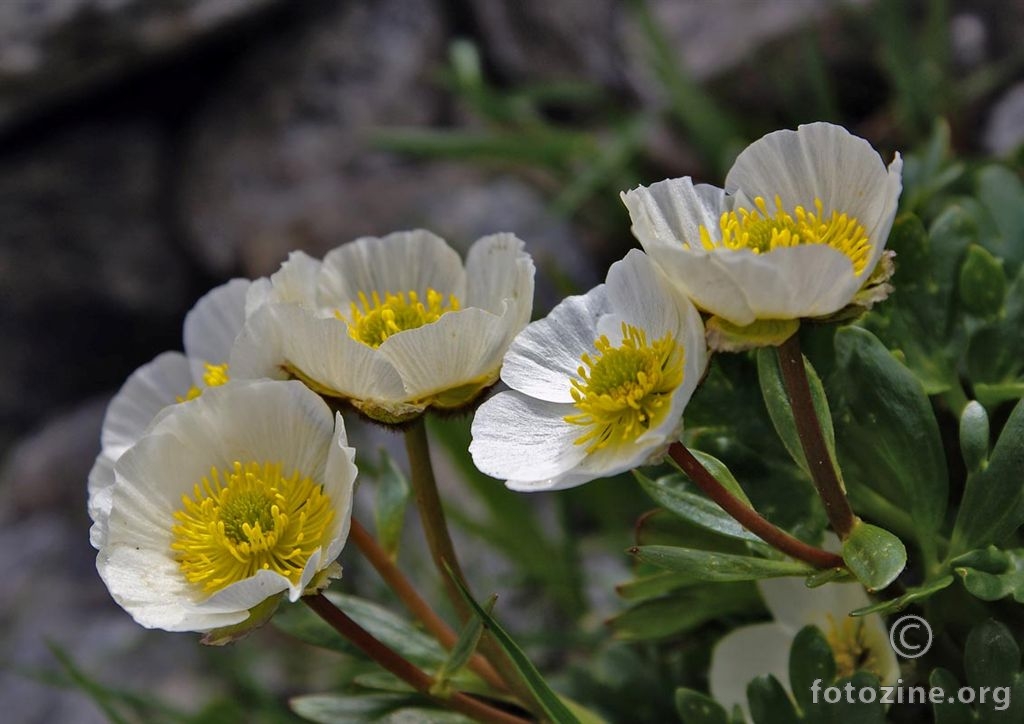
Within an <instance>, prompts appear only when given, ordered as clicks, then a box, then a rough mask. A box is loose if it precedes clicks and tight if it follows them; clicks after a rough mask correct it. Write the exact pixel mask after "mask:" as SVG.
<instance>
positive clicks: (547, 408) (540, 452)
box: [469, 391, 586, 481]
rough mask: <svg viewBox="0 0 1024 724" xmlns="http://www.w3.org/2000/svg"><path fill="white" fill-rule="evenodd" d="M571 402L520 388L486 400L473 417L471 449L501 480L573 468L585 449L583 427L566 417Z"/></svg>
mask: <svg viewBox="0 0 1024 724" xmlns="http://www.w3.org/2000/svg"><path fill="white" fill-rule="evenodd" d="M574 410H575V408H574V407H573V406H572V405H562V404H558V403H553V402H545V401H543V400H536V399H534V398H532V397H527V396H526V395H522V394H520V393H518V392H514V391H513V392H501V393H498V394H497V395H495V396H494V397H492V398H491V399H489V400H487V401H486V402H485V403H484V404H482V405H481V406H480V407H479V408H478V409H477V411H476V416H475V417H474V418H473V429H472V431H473V442H472V443H470V446H469V452H470V454H471V455H472V456H473V462H474V463H475V464H476V466H477V468H479V469H480V470H481V471H482V472H484V473H486V474H487V475H490V476H491V477H494V478H498V479H502V480H521V481H531V480H533V481H546V480H548V479H550V478H554V477H557V476H560V475H562V474H563V473H566V472H568V471H570V470H572V468H574V467H575V466H576V465H577V464H578V463H579V462H580V461H581V460H582V459H583V458H584V456H585V455H586V448H585V446H583V445H576V444H575V441H576V440H577V439H578V438H579V437H580V435H581V430H580V428H579V427H577V426H575V425H571V424H569V423H567V422H565V420H564V417H565V416H566V415H569V414H572V413H573V412H574Z"/></svg>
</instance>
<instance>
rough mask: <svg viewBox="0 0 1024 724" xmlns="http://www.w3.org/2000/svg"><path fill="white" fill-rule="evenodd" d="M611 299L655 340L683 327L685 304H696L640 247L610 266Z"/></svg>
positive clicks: (615, 305)
mask: <svg viewBox="0 0 1024 724" xmlns="http://www.w3.org/2000/svg"><path fill="white" fill-rule="evenodd" d="M607 286H608V303H609V306H610V307H611V308H612V309H614V310H615V311H616V313H617V314H619V315H621V317H622V318H623V320H624V321H626V322H627V323H628V324H631V325H633V326H634V327H638V328H640V329H643V330H644V331H645V332H646V334H647V340H648V341H649V342H653V341H655V340H657V339H660V338H661V337H663V336H665V335H666V334H669V333H672V334H674V333H675V332H676V330H677V329H678V328H679V317H680V314H681V313H683V312H684V306H683V305H685V306H692V305H691V304H690V303H689V302H688V301H686V300H685V298H680V297H679V296H678V295H677V294H675V293H674V292H673V291H672V287H671V285H670V283H669V281H668V280H667V279H666V278H665V277H664V275H663V274H662V273H661V272H659V271H658V269H657V268H656V267H655V265H654V263H653V262H652V261H651V259H650V257H648V256H647V255H646V254H644V253H643V252H642V251H639V250H638V249H632V250H630V251H629V252H628V253H627V254H626V256H625V258H624V259H622V260H621V261H617V262H615V263H614V264H612V266H611V268H610V269H609V270H608V281H607Z"/></svg>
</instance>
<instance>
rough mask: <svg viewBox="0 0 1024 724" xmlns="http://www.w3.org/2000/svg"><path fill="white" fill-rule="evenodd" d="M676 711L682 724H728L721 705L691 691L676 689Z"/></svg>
mask: <svg viewBox="0 0 1024 724" xmlns="http://www.w3.org/2000/svg"><path fill="white" fill-rule="evenodd" d="M676 711H677V712H679V721H680V722H682V724H729V719H728V717H727V715H726V713H725V709H723V708H722V705H721V704H719V703H718V702H717V701H715V700H714V699H712V698H711V697H709V696H707V695H706V694H701V693H700V692H699V691H694V690H693V689H686V688H683V687H680V688H678V689H676Z"/></svg>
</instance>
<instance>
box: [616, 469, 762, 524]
mask: <svg viewBox="0 0 1024 724" xmlns="http://www.w3.org/2000/svg"><path fill="white" fill-rule="evenodd" d="M709 457H710V456H705V458H709ZM712 459H713V458H712ZM702 462H703V461H702ZM716 462H717V461H716ZM719 465H721V468H720V469H719V470H717V471H716V470H713V469H712V470H710V472H711V473H712V475H715V473H716V472H718V473H719V474H718V475H715V479H716V480H720V479H721V477H722V476H723V474H722V472H721V471H722V470H725V474H727V475H729V477H731V474H730V473H729V472H728V469H726V468H725V466H724V465H722V464H721V463H719ZM633 475H634V477H635V478H636V479H637V481H638V482H639V483H640V486H641V487H642V488H643V489H644V491H645V492H646V493H647V494H648V495H650V496H651V498H653V499H654V501H655V502H657V503H658V505H661V506H662V507H664V508H667V509H668V510H670V511H672V512H673V513H675V514H676V515H678V516H679V517H681V518H683V519H685V520H687V521H689V522H691V523H693V524H695V525H698V526H700V527H702V528H705V529H707V530H710V531H713V532H715V533H718V534H719V535H724V536H728V537H729V538H735V539H737V540H743V541H751V542H757V543H760V542H762V541H761V539H760V538H758V537H757V536H756V535H754V534H753V533H751V532H750V531H749V530H747V529H746V528H744V527H743V526H742V525H740V524H739V523H738V522H737V521H736V520H735V519H734V518H733V517H732V516H730V515H729V514H728V513H726V512H725V511H724V510H722V509H721V508H719V507H718V505H717V504H716V503H714V502H713V501H711V500H709V499H708V498H707V497H705V496H703V495H699V494H697V493H695V492H691V491H690V490H688V489H687V485H686V481H687V478H686V476H685V475H683V474H681V473H678V474H671V475H663V476H661V477H660V478H657V479H652V478H649V477H647V476H646V475H644V474H643V473H642V472H640V471H639V470H634V471H633Z"/></svg>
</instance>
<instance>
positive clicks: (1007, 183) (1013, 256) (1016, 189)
mask: <svg viewBox="0 0 1024 724" xmlns="http://www.w3.org/2000/svg"><path fill="white" fill-rule="evenodd" d="M977 189H978V200H979V201H981V203H982V204H983V205H984V206H985V208H986V209H987V210H988V213H989V215H990V216H991V217H992V220H993V221H995V224H996V227H997V228H998V230H999V236H998V238H997V239H994V240H992V241H990V242H989V244H988V246H989V251H991V252H992V253H993V254H995V255H997V256H1000V257H1002V258H1003V259H1005V260H1006V261H1007V263H1008V264H1010V265H1011V266H1012V267H1014V268H1016V267H1019V266H1020V265H1021V263H1022V262H1024V243H1022V242H1024V184H1021V180H1020V177H1019V176H1018V175H1017V174H1016V173H1015V172H1014V171H1012V170H1010V169H1008V168H1006V167H1004V166H997V165H991V166H986V167H985V168H983V169H981V170H980V171H979V172H978V175H977Z"/></svg>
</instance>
